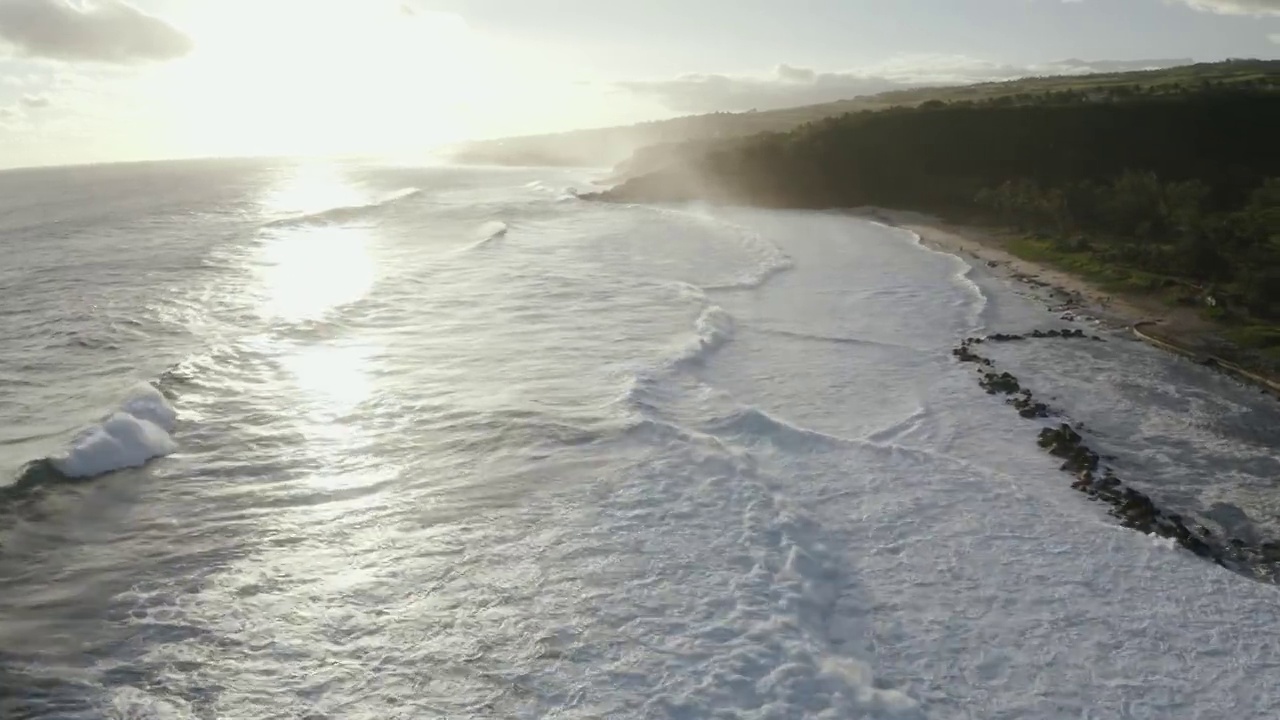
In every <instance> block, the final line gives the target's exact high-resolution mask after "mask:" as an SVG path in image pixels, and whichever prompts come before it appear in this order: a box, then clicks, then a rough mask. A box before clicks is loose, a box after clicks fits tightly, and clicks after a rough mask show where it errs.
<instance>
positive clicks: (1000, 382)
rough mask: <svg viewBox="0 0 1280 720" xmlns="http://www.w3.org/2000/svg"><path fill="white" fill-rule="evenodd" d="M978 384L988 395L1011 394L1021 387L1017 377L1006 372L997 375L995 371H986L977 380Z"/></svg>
mask: <svg viewBox="0 0 1280 720" xmlns="http://www.w3.org/2000/svg"><path fill="white" fill-rule="evenodd" d="M979 384H980V385H981V386H982V389H984V390H986V391H987V393H988V394H990V395H997V394H1003V395H1012V394H1014V393H1016V392H1018V391H1019V390H1021V389H1022V386H1021V385H1019V384H1018V378H1016V377H1014V376H1013V375H1010V374H1009V373H1007V372H1003V373H1000V374H998V375H997V374H996V373H987V374H986V375H984V376H983V378H982V380H981V381H979Z"/></svg>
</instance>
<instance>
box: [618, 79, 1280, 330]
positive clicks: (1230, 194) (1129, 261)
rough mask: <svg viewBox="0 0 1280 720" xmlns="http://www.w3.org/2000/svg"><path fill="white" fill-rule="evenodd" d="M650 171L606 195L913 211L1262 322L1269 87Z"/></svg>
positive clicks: (1273, 125)
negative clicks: (1178, 290) (1025, 240)
mask: <svg viewBox="0 0 1280 720" xmlns="http://www.w3.org/2000/svg"><path fill="white" fill-rule="evenodd" d="M667 159H668V163H667V165H666V166H665V167H664V168H663V169H661V170H657V171H654V172H650V173H648V174H645V175H641V176H639V177H635V178H633V179H631V180H630V181H628V182H626V183H624V184H623V185H621V186H619V187H617V188H615V189H614V190H613V191H610V192H609V193H606V194H605V197H606V199H621V200H648V201H654V200H678V199H685V198H692V197H698V198H703V199H711V200H722V201H730V202H743V203H750V204H757V205H765V206H773V207H796V208H832V207H858V206H869V205H874V206H881V207H892V208H899V209H911V210H921V211H927V212H932V213H936V214H940V215H942V216H944V217H946V218H949V219H952V220H958V221H963V222H969V223H984V224H992V225H999V226H1004V227H1010V228H1017V229H1019V230H1021V231H1023V232H1024V233H1025V234H1026V235H1027V236H1028V237H1029V238H1034V239H1035V240H1036V241H1037V242H1038V244H1036V245H1034V246H1028V248H1030V249H1037V250H1039V251H1041V252H1043V253H1047V254H1056V255H1059V256H1071V258H1072V259H1074V260H1076V261H1077V263H1079V261H1080V260H1081V258H1085V259H1087V260H1088V261H1089V262H1091V263H1093V264H1094V266H1110V267H1118V268H1125V269H1126V270H1127V271H1129V274H1130V275H1134V276H1137V277H1140V278H1144V279H1145V280H1146V281H1148V282H1149V283H1150V284H1151V285H1152V286H1153V287H1156V286H1183V287H1185V288H1191V289H1193V290H1194V293H1192V294H1194V295H1196V296H1198V297H1200V298H1202V299H1204V298H1209V300H1208V302H1210V303H1211V304H1212V305H1214V306H1215V308H1216V312H1218V313H1220V314H1224V315H1231V316H1232V317H1233V318H1235V319H1236V320H1238V321H1240V322H1244V323H1249V322H1266V323H1268V324H1270V323H1272V322H1273V321H1275V320H1276V319H1278V318H1280V92H1278V91H1277V89H1276V86H1275V85H1274V84H1271V83H1270V82H1259V83H1255V84H1245V85H1232V86H1218V85H1213V84H1208V83H1206V84H1204V85H1201V86H1189V87H1184V86H1177V87H1170V86H1164V87H1160V88H1143V87H1141V86H1119V87H1118V88H1117V87H1113V88H1110V89H1107V90H1106V91H1103V92H1097V91H1095V92H1084V91H1076V90H1072V89H1067V90H1062V91H1051V92H1046V93H1042V94H1040V95H1024V96H1004V97H999V98H993V99H988V100H984V101H978V102H971V101H960V102H952V103H946V102H941V101H935V102H926V103H924V104H922V105H920V106H918V107H914V108H896V109H890V110H883V111H867V112H859V113H851V114H846V115H843V116H840V117H834V118H827V119H823V120H820V121H817V122H813V123H808V124H805V125H803V126H801V127H799V128H797V129H795V130H792V131H790V132H785V133H767V134H760V135H756V136H754V137H750V138H744V139H738V140H734V141H732V142H723V141H722V142H718V143H716V144H714V145H712V144H698V143H691V144H686V145H684V146H681V147H680V148H679V155H678V157H677V156H676V155H669V157H668V158H667ZM650 164H651V165H652V162H651V163H650ZM1059 259H1062V258H1061V257H1060V258H1059ZM1267 337H1268V338H1269V340H1268V342H1271V341H1274V342H1275V343H1276V344H1277V345H1280V334H1274V333H1272V334H1268V335H1267Z"/></svg>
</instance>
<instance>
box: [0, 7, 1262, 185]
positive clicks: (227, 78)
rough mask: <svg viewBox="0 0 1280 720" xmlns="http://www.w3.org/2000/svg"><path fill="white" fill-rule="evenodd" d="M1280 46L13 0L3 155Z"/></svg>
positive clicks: (323, 149)
mask: <svg viewBox="0 0 1280 720" xmlns="http://www.w3.org/2000/svg"><path fill="white" fill-rule="evenodd" d="M1226 57H1264V58H1277V57H1280V0H892V1H890V0H626V2H610V1H608V0H403V1H402V0H132V2H122V1H121V0H0V166H6V167H12V166H18V165H31V164H51V163H69V162H90V161H104V160H118V159H143V158H157V157H181V156H203V155H252V154H277V153H353V152H395V151H401V150H415V149H421V148H425V147H428V146H432V145H436V144H439V143H442V142H449V141H454V140H458V139H463V138H468V137H492V136H499V135H508V134H520V133H530V132H544V131H549V130H557V129H568V128H573V127H582V126H594V125H605V124H615V123H626V122H633V121H636V120H645V119H653V118H659V117H666V116H671V115H675V114H682V113H687V112H704V111H712V110H722V109H723V110H743V109H749V108H752V107H760V108H765V107H778V106H785V105H791V104H803V103H807V102H821V101H826V100H834V99H838V98H842V97H850V96H853V95H857V94H860V93H866V92H876V91H880V90H884V89H889V88H892V87H896V86H901V85H903V84H919V83H943V82H966V81H976V80H987V79H1000V78H1009V77H1017V76H1021V75H1025V74H1043V73H1054V72H1081V71H1085V70H1089V69H1112V68H1120V69H1123V68H1126V67H1143V66H1151V65H1160V64H1169V63H1172V62H1179V61H1185V60H1217V59H1222V58H1226Z"/></svg>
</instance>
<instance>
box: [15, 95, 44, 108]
mask: <svg viewBox="0 0 1280 720" xmlns="http://www.w3.org/2000/svg"><path fill="white" fill-rule="evenodd" d="M18 102H20V103H22V106H23V107H27V108H46V107H49V97H48V96H47V95H23V96H22V97H21V98H19V100H18Z"/></svg>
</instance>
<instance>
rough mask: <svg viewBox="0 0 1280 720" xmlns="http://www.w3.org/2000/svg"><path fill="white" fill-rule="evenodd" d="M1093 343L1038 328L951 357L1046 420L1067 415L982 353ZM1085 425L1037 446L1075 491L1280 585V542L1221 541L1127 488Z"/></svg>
mask: <svg viewBox="0 0 1280 720" xmlns="http://www.w3.org/2000/svg"><path fill="white" fill-rule="evenodd" d="M1050 339H1060V340H1089V341H1092V342H1105V340H1103V338H1101V337H1098V336H1097V335H1089V334H1087V333H1085V332H1084V331H1083V330H1034V331H1032V332H1030V333H1026V334H1006V333H999V334H995V335H988V336H978V337H968V338H965V339H964V340H963V341H962V342H961V343H960V345H959V346H957V347H956V348H955V349H954V350H952V351H951V354H952V355H953V356H954V357H955V358H956V359H957V361H959V362H961V363H971V364H973V365H975V366H976V368H977V375H978V384H979V386H980V387H982V388H983V389H984V390H986V391H987V393H988V394H990V395H1001V396H1004V397H1005V398H1006V402H1007V403H1008V404H1009V405H1010V406H1011V407H1013V409H1014V410H1016V411H1017V412H1018V414H1019V415H1021V416H1022V417H1023V418H1026V419H1028V420H1041V419H1047V418H1052V417H1061V416H1062V413H1061V412H1059V411H1058V410H1055V409H1054V408H1052V407H1050V406H1049V405H1047V404H1046V403H1044V402H1040V401H1038V400H1037V399H1036V396H1035V393H1034V392H1033V391H1032V390H1031V389H1030V388H1026V387H1023V386H1022V383H1021V382H1020V381H1019V380H1018V378H1017V377H1016V376H1014V375H1013V374H1012V373H1009V372H1001V371H999V370H998V368H997V366H996V363H995V362H994V361H993V360H991V358H989V357H987V356H985V355H983V354H982V353H981V352H980V349H981V348H982V346H984V345H986V344H988V343H1009V342H1033V341H1038V340H1050ZM1082 432H1087V431H1086V430H1085V429H1084V427H1083V426H1082V425H1079V424H1077V425H1074V426H1073V425H1072V424H1071V423H1070V422H1065V421H1064V422H1061V423H1059V424H1058V426H1057V427H1046V428H1044V429H1043V430H1041V432H1040V436H1039V440H1038V444H1039V446H1040V448H1041V449H1042V450H1044V451H1045V452H1046V453H1048V454H1050V455H1052V456H1054V457H1056V458H1059V459H1061V460H1062V461H1063V462H1062V465H1061V468H1060V469H1061V471H1062V472H1063V473H1064V474H1066V475H1067V476H1068V477H1070V478H1073V481H1072V483H1071V487H1072V488H1073V489H1075V490H1077V491H1079V492H1081V493H1084V494H1085V495H1087V496H1088V497H1089V499H1090V500H1092V501H1095V502H1103V503H1106V504H1107V505H1109V506H1110V509H1109V512H1110V514H1111V515H1112V516H1113V517H1115V518H1116V519H1117V520H1119V521H1120V524H1121V525H1123V526H1124V527H1127V528H1129V529H1132V530H1137V531H1138V532H1141V533H1144V534H1147V535H1153V536H1156V537H1162V538H1168V539H1170V540H1173V541H1174V542H1176V543H1177V544H1178V545H1180V546H1181V547H1183V548H1186V549H1187V550H1189V551H1191V552H1192V553H1194V554H1196V555H1197V556H1199V557H1202V558H1205V559H1207V560H1210V561H1212V562H1214V563H1217V564H1218V565H1221V566H1222V567H1225V568H1228V569H1230V570H1232V571H1235V572H1238V573H1240V574H1242V575H1246V576H1248V577H1251V578H1254V579H1257V580H1262V581H1264V582H1270V583H1275V584H1280V542H1275V541H1266V542H1260V543H1254V544H1251V543H1248V542H1246V541H1244V540H1241V539H1239V538H1228V537H1221V536H1219V535H1217V534H1215V533H1214V532H1213V531H1211V530H1210V529H1209V528H1207V527H1205V526H1204V525H1202V524H1201V523H1199V522H1197V521H1196V520H1195V519H1192V518H1184V517H1183V516H1181V515H1179V514H1178V513H1174V512H1169V511H1168V510H1165V509H1163V508H1161V507H1160V506H1159V505H1157V504H1156V502H1155V501H1153V500H1152V499H1151V498H1150V497H1149V496H1147V495H1146V494H1144V493H1142V492H1139V491H1138V490H1136V489H1134V488H1133V487H1130V486H1129V485H1127V484H1126V483H1125V482H1124V481H1123V480H1122V479H1121V478H1120V477H1119V476H1117V474H1116V472H1115V470H1114V469H1113V468H1111V467H1109V466H1108V465H1107V464H1106V460H1107V458H1104V457H1103V456H1101V455H1099V454H1098V453H1097V452H1095V451H1094V450H1093V449H1092V448H1090V447H1089V445H1088V443H1087V442H1086V439H1085V436H1084V435H1083V434H1082Z"/></svg>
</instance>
